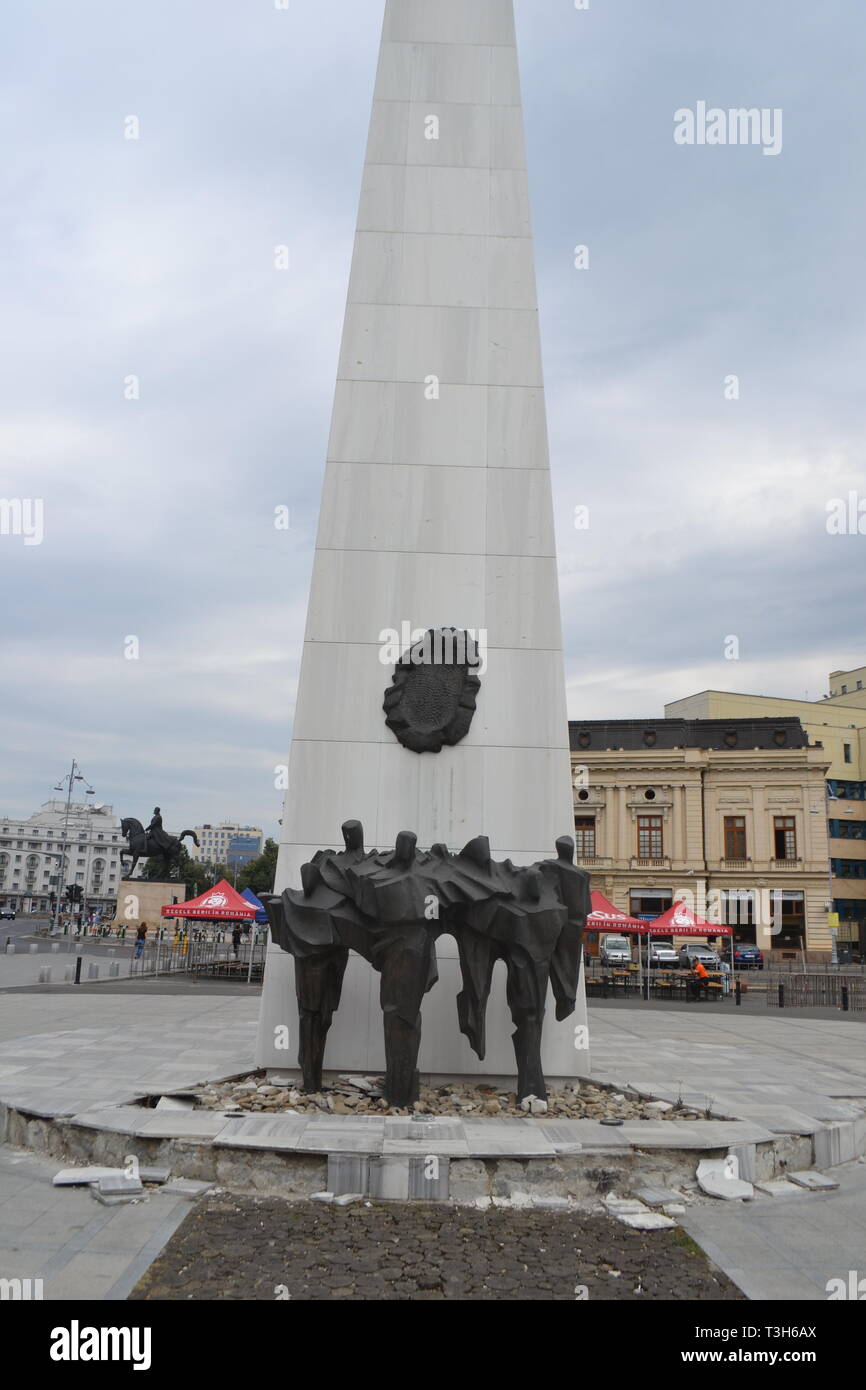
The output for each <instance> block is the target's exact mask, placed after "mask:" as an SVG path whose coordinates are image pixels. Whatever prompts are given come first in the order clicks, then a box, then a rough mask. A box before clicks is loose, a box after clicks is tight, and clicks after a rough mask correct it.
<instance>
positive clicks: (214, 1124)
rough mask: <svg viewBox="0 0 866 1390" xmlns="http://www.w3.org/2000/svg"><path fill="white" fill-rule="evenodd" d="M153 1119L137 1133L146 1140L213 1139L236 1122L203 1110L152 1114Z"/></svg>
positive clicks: (154, 1112) (169, 1111)
mask: <svg viewBox="0 0 866 1390" xmlns="http://www.w3.org/2000/svg"><path fill="white" fill-rule="evenodd" d="M152 1113H153V1118H152V1119H150V1120H148V1121H147V1123H146V1124H144V1125H142V1127H141V1129H140V1130H138V1131H137V1132H138V1133H139V1134H140V1135H141V1136H142V1137H143V1138H146V1139H215V1138H216V1136H217V1135H218V1134H220V1133H222V1131H223V1130H225V1129H226V1128H227V1127H228V1126H230V1125H233V1124H236V1123H237V1121H236V1120H227V1119H226V1118H225V1117H224V1116H223V1115H212V1114H210V1113H209V1112H208V1111H204V1110H191V1111H185V1112H181V1111H180V1110H166V1111H161V1112H160V1113H159V1114H158V1115H157V1113H156V1111H155V1110H154V1111H153V1112H152Z"/></svg>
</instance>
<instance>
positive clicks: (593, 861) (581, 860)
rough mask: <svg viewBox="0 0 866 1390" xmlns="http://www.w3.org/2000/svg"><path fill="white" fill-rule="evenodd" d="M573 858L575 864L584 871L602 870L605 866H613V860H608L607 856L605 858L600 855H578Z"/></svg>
mask: <svg viewBox="0 0 866 1390" xmlns="http://www.w3.org/2000/svg"><path fill="white" fill-rule="evenodd" d="M575 858H576V860H577V863H578V864H581V865H582V866H583V867H584V868H585V869H600V868H603V867H604V866H605V865H611V864H613V860H612V859H611V858H610V856H609V855H608V856H605V855H601V854H578V855H576V856H575Z"/></svg>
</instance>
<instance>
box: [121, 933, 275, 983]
mask: <svg viewBox="0 0 866 1390" xmlns="http://www.w3.org/2000/svg"><path fill="white" fill-rule="evenodd" d="M267 948H268V941H267V932H262V933H261V934H259V935H257V937H256V940H255V941H254V942H253V941H252V940H251V939H250V938H249V937H244V938H242V939H241V941H240V943H239V945H238V948H237V951H235V948H234V947H233V945H232V943H231V941H230V940H229V941H223V940H221V939H216V940H214V939H211V940H203V939H199V940H190V938H189V937H187V936H172V937H170V938H166V939H165V940H164V941H153V942H150V941H149V942H148V943H147V944H146V946H145V948H144V950H143V951H142V953H141V955H140V956H139V957H138V959H136V958H135V957H134V956H133V957H132V959H131V960H130V963H129V973H130V975H131V976H145V975H175V974H188V975H196V976H201V977H205V978H210V979H223V980H226V979H232V980H247V981H250V980H261V979H262V977H263V974H264V968H265V955H266V953H267Z"/></svg>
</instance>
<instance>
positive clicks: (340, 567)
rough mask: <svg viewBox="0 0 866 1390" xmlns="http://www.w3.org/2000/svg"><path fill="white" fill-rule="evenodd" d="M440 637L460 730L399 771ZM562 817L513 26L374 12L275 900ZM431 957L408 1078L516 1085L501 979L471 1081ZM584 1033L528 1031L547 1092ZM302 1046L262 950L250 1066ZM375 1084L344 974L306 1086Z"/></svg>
mask: <svg viewBox="0 0 866 1390" xmlns="http://www.w3.org/2000/svg"><path fill="white" fill-rule="evenodd" d="M452 629H453V630H456V631H457V632H459V633H460V634H464V635H465V634H469V636H470V638H471V639H472V640H473V641H474V642H475V643H476V646H477V654H478V657H479V664H478V665H477V666H474V667H473V671H474V672H477V675H478V678H479V684H478V685H477V688H474V689H473V698H474V712H473V711H472V710H469V711H468V718H467V719H466V720H464V723H466V724H467V725H468V728H467V729H465V730H464V729H463V726H462V725H460V726H459V727H458V728H457V733H456V735H455V739H456V741H454V742H449V741H448V738H447V737H446V738H444V739H439V738H437V739H436V740H434V741H433V742H431V743H430V744H429V745H428V744H424V743H422V744H421V746H420V751H419V745H418V743H417V741H416V743H415V744H414V746H413V743H412V739H411V738H406V737H404V736H403V730H402V726H401V724H400V723H399V718H398V716H397V715H395V712H394V708H393V703H394V698H395V697H394V695H393V689H394V677H395V674H397V675H398V677H399V678H400V679H402V677H401V676H400V671H399V669H398V668H399V663H400V659H401V656H402V657H404V658H405V656H406V654H407V652H408V651H409V650H410V646H411V643H412V642H413V641H415V642H417V641H418V639H419V638H421V637H423V635H424V634H425V633H428V632H433V631H434V630H435V631H443V630H445V631H448V630H452ZM389 689H390V691H391V696H390V702H389V703H388V704H387V705H386V708H385V709H383V701H384V699H385V695H386V691H389ZM458 722H459V721H458ZM428 747H429V749H430V751H426V750H427V748H428ZM573 816H574V812H573V801H572V788H571V771H570V757H569V748H568V719H567V712H566V703H565V680H564V671H563V658H562V637H561V624H560V612H559V593H558V586H557V568H556V552H555V541H554V528H553V515H552V504H551V488H550V474H549V460H548V445H547V428H546V419H545V405H544V390H543V381H542V367H541V351H540V341H539V329H538V308H537V298H536V288H535V271H534V262H533V246H532V233H531V224H530V212H529V196H528V185H527V173H526V158H525V151H524V135H523V114H522V108H521V97H520V81H519V75H518V63H517V49H516V42H515V29H514V14H513V3H512V0H387V3H386V6H385V20H384V30H383V35H382V46H381V53H380V59H379V68H378V74H377V78H376V90H375V98H374V102H373V114H372V120H371V125H370V135H369V142H368V145H367V154H366V162H365V166H364V177H363V186H362V190H361V203H360V212H359V216H358V226H357V234H356V238H355V251H354V258H353V263H352V271H351V279H350V284H349V294H348V305H347V310H346V319H345V326H344V330H343V342H342V351H341V354H340V363H339V370H338V378H337V388H336V398H335V402H334V411H333V420H332V427H331V436H330V443H329V447H328V458H327V467H326V470H325V479H324V488H323V496H322V505H321V515H320V521H319V531H318V538H317V543H316V555H315V563H314V569H313V579H312V588H311V594H310V602H309V611H308V618H307V628H306V636H305V642H304V651H303V658H302V664H301V672H300V680H299V685H298V697H297V706H296V713H295V722H294V731H293V742H292V749H291V756H290V763H289V785H288V792H287V795H286V801H285V810H284V815H283V827H282V830H283V840H282V844H281V847H280V856H279V863H278V870H277V881H276V884H275V889H276V891H277V892H281V891H282V890H283V889H285V888H288V887H292V888H298V887H300V884H301V867H302V865H303V864H305V863H306V862H307V861H309V860H310V859H312V857H313V856H314V854H315V853H316V851H317V850H319V849H321V848H322V847H323V846H333V847H340V846H341V844H342V838H341V826H342V824H343V823H344V822H346V821H348V820H357V821H360V822H362V823H363V826H364V829H365V832H366V841H367V844H368V845H370V846H374V847H379V848H386V847H388V846H392V847H393V846H394V845H395V843H396V841H397V838H398V836H399V835H400V833H401V832H402V831H406V830H411V831H413V832H414V833H415V834H416V835H417V839H418V844H419V846H427V847H429V846H432V845H435V844H437V843H439V844H443V845H445V846H447V847H448V849H449V850H452V851H457V850H460V849H461V848H462V847H463V846H464V845H465V844H466V843H467V842H468V841H470V840H471V839H472V838H473V837H475V836H479V835H484V836H487V837H488V839H489V841H490V847H491V850H492V852H493V854H494V855H495V856H496V858H497V859H504V858H506V857H508V858H510V859H512V860H513V861H514V863H515V864H516V865H526V864H531V863H533V862H535V861H539V860H544V859H549V858H550V857H551V855H554V854H555V852H556V851H555V849H554V846H555V842H556V840H557V838H558V837H560V836H562V835H563V834H568V833H570V831H571V828H572V826H573ZM437 955H438V966H439V982H438V984H437V985H436V986H435V987H434V989H433V990H432V992H431V993H430V994H428V995H427V997H426V1000H425V1002H424V1006H423V1039H422V1044H421V1054H420V1067H421V1071H422V1073H425V1074H433V1075H462V1074H466V1075H478V1074H484V1075H489V1076H491V1077H508V1076H511V1075H513V1074H514V1070H515V1061H514V1052H513V1049H512V1046H511V1033H512V1026H511V1019H510V1017H509V1014H508V1010H507V1008H506V1003H505V998H504V994H505V991H504V981H503V980H502V979H501V978H500V976H499V973H497V975H496V976H495V977H494V987H493V992H492V994H491V998H490V1003H489V1006H488V1010H487V1055H486V1058H485V1060H484V1062H479V1061H478V1060H477V1059H476V1057H475V1056H474V1054H473V1053H472V1051H471V1049H470V1047H469V1043H468V1041H467V1040H466V1038H464V1037H462V1036H461V1035H460V1033H459V1032H458V1025H457V1005H456V996H457V994H458V992H459V990H460V987H461V981H460V972H459V964H458V960H457V948H456V944H455V942H454V940H453V938H452V937H450V936H445V937H441V938H440V939H439V941H438V943H437ZM497 972H499V967H497ZM502 973H503V974H504V971H503V972H502ZM584 1023H585V1002H584V998H583V989H582V981H581V988H580V992H579V995H578V1004H577V1010H576V1012H575V1013H574V1014H572V1015H571V1017H570V1018H568V1019H566V1020H565V1021H564V1022H562V1023H557V1022H556V1021H555V1018H554V1011H553V1009H552V1008H551V1007H549V1008H548V1010H547V1016H546V1018H545V1031H544V1046H543V1054H542V1055H543V1062H544V1068H545V1072H546V1074H547V1076H548V1079H555V1078H557V1077H566V1076H572V1075H575V1074H577V1072H578V1071H581V1072H583V1071H585V1070H586V1062H587V1056H586V1052H585V1051H584V1050H582V1049H583V1045H584V1041H585V1039H584V1038H583V1037H582V1035H581V1033H580V1028H581V1025H582V1024H584ZM285 1029H288V1037H289V1049H288V1051H287V1050H285V1047H284V1043H285V1038H286V1032H285V1031H283V1030H285ZM576 1030H577V1033H576ZM297 1041H298V1011H297V1005H296V1001H295V989H294V963H293V961H292V958H291V957H290V956H289V955H287V954H286V953H285V952H283V951H281V950H280V949H279V947H278V946H277V945H276V944H272V946H271V949H270V952H269V956H268V963H267V970H266V975H265V986H264V993H263V1001H262V1012H261V1019H260V1028H259V1038H258V1058H257V1059H258V1064H259V1065H260V1066H274V1067H287V1066H288V1067H294V1066H296V1063H297ZM576 1042H577V1046H576ZM383 1064H384V1053H383V1043H382V1014H381V1010H380V1007H379V981H378V977H377V976H376V975H375V974H374V972H373V971H372V970H371V968H370V966H369V965H368V964H367V963H366V962H365V961H363V960H362V959H360V957H358V956H356V955H354V954H353V955H352V956H351V957H350V959H349V965H348V968H347V971H346V975H345V980H344V983H343V992H342V1002H341V1005H340V1009H339V1012H338V1013H337V1015H336V1018H335V1020H334V1023H333V1027H332V1028H331V1032H330V1034H329V1037H328V1044H327V1051H326V1053H325V1068H326V1070H336V1071H346V1070H353V1071H358V1070H360V1071H371V1070H372V1071H382V1069H383Z"/></svg>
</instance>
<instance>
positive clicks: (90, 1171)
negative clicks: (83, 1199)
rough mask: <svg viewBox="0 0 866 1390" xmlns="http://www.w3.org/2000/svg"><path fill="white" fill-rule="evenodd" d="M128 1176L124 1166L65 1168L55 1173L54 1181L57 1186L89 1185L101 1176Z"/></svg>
mask: <svg viewBox="0 0 866 1390" xmlns="http://www.w3.org/2000/svg"><path fill="white" fill-rule="evenodd" d="M125 1176H126V1170H125V1169H123V1168H98V1167H90V1168H63V1169H62V1170H61V1171H60V1172H59V1173H55V1175H54V1178H53V1183H54V1186H55V1187H77V1186H79V1185H80V1186H82V1187H88V1186H89V1185H90V1184H91V1183H96V1182H99V1180H100V1179H101V1178H122V1177H125Z"/></svg>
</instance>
